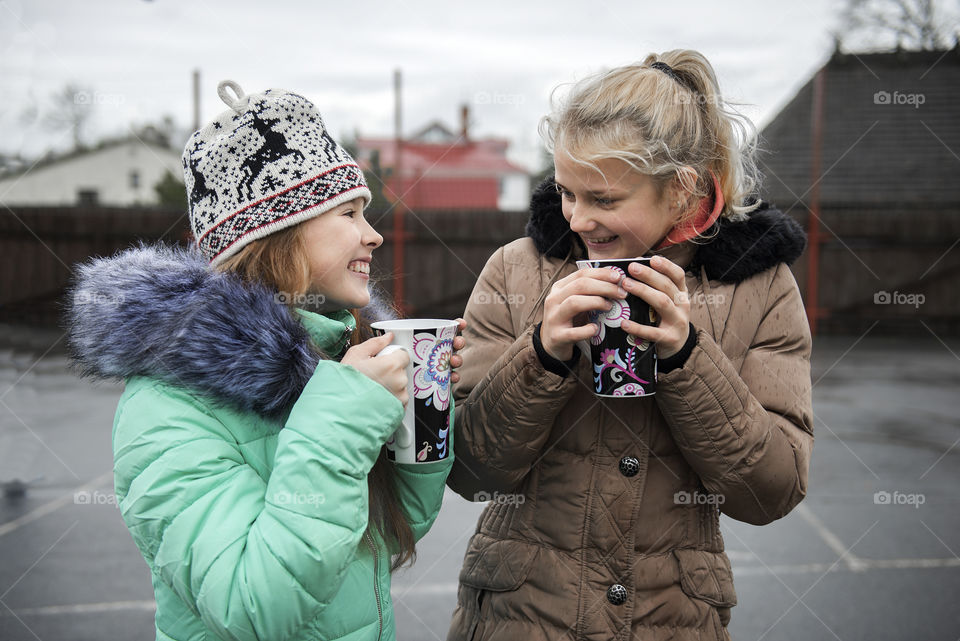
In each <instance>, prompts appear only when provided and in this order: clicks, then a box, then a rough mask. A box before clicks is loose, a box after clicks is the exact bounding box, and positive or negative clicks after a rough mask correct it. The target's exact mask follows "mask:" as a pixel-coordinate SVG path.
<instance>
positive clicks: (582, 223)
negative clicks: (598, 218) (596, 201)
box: [567, 202, 595, 234]
mask: <svg viewBox="0 0 960 641" xmlns="http://www.w3.org/2000/svg"><path fill="white" fill-rule="evenodd" d="M567 207H569V210H568V211H569V212H570V218H569V221H570V231H572V232H574V233H577V234H579V233H581V232H585V231H590V230H592V229H593V228H594V226H595V224H594V221H593V219H592V218H591V217H590V214H589V212H588V211H587V210H588V208H587V207H585V206H583V205H582V204H580V203H579V202H574V203H569V204H567Z"/></svg>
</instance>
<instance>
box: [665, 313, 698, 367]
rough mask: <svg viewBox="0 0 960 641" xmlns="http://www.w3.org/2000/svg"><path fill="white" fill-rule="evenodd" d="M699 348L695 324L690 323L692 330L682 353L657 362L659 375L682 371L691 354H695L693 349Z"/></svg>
mask: <svg viewBox="0 0 960 641" xmlns="http://www.w3.org/2000/svg"><path fill="white" fill-rule="evenodd" d="M696 346H697V330H696V328H695V327H694V326H693V323H690V329H689V330H688V334H687V342H685V343H684V344H683V347H681V348H680V351H679V352H677V353H676V354H673V355H672V356H668V357H667V358H661V359H658V360H657V372H658V373H659V374H666V373H667V372H672V371H673V370H675V369H680V368H681V367H683V366H684V364H685V363H686V362H687V359H688V358H690V353H691V352H693V348H694V347H696Z"/></svg>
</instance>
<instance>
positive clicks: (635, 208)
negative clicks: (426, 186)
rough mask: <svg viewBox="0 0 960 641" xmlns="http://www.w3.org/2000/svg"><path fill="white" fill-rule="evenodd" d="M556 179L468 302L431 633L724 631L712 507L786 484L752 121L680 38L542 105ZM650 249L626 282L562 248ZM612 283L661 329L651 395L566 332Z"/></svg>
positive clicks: (786, 392) (764, 214) (778, 251)
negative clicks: (448, 621) (630, 385)
mask: <svg viewBox="0 0 960 641" xmlns="http://www.w3.org/2000/svg"><path fill="white" fill-rule="evenodd" d="M543 130H544V133H545V137H546V139H547V141H548V144H549V145H550V146H551V147H552V151H553V154H554V162H555V169H556V176H555V179H549V180H547V181H545V183H544V184H542V185H541V186H540V187H539V188H538V190H537V191H536V193H535V194H534V198H533V201H532V204H531V218H530V222H529V223H528V225H527V237H526V238H522V239H520V240H517V241H514V242H512V243H510V244H509V245H506V246H505V247H502V248H501V249H499V250H498V251H497V252H496V253H495V254H494V255H493V256H492V257H491V258H490V260H489V262H488V263H487V265H486V267H485V268H484V270H483V273H482V274H481V275H480V279H479V281H478V283H477V285H476V287H475V289H474V292H473V295H472V297H471V301H470V303H469V305H468V306H467V310H466V318H467V321H468V325H467V330H466V332H465V335H466V336H467V338H468V343H467V344H468V347H467V348H466V350H465V352H464V362H465V363H466V365H465V366H464V367H463V368H462V369H461V370H460V376H461V382H460V385H459V386H458V387H457V390H456V395H457V400H458V403H459V405H458V409H459V414H458V420H457V427H456V430H457V438H456V462H455V464H454V469H453V472H452V473H451V475H450V477H449V480H448V484H449V485H450V487H452V488H453V489H454V490H456V491H457V492H458V493H459V494H461V495H462V496H464V497H466V498H467V499H469V500H473V501H486V500H491V499H492V502H491V503H490V505H488V506H487V508H486V510H485V511H484V513H483V515H482V516H481V517H480V521H479V523H478V524H477V531H476V533H475V534H474V536H473V538H472V539H471V541H470V545H469V548H468V550H467V553H466V558H465V559H464V564H463V569H462V571H461V573H460V589H459V594H458V606H457V609H456V612H455V613H454V618H453V623H452V625H451V628H450V634H449V639H454V640H463V639H478V640H479V639H497V640H498V641H500V640H508V641H509V640H514V639H516V640H522V641H537V640H541V639H543V640H550V641H556V640H558V639H596V640H598V641H599V640H601V639H602V640H604V641H607V640H609V639H644V641H648V640H654V641H655V640H659V639H677V640H686V639H727V638H729V637H728V635H727V631H726V626H727V623H728V622H729V620H730V608H731V607H732V606H733V605H735V604H736V596H735V593H734V589H733V580H732V575H731V571H730V562H729V560H728V559H727V556H726V554H725V553H724V551H723V549H724V548H723V539H722V537H721V535H720V527H719V514H720V512H723V513H724V514H726V515H728V516H729V517H731V518H734V519H738V520H741V521H745V522H747V523H753V524H757V525H759V524H764V523H769V522H771V521H773V520H775V519H778V518H780V517H782V516H783V515H785V514H787V513H788V512H789V511H790V510H791V509H792V508H793V507H794V506H795V505H796V504H797V503H798V502H799V501H800V500H801V499H802V498H803V496H804V494H805V493H806V485H807V468H808V465H809V458H810V450H811V447H812V444H813V434H812V426H813V423H812V409H811V403H810V362H809V358H810V333H809V329H808V326H807V322H806V317H805V314H804V308H803V303H802V301H801V298H800V294H799V291H798V289H797V285H796V282H795V281H794V279H793V276H792V275H791V273H790V270H789V269H788V264H789V263H791V262H792V261H793V260H795V259H796V258H797V257H798V256H799V255H800V253H801V252H802V250H803V247H804V242H805V238H804V235H803V232H802V231H801V230H800V228H799V226H798V225H797V224H796V223H795V222H793V221H792V220H791V219H790V218H788V217H787V216H785V215H784V214H782V213H780V212H779V211H776V210H774V209H770V208H769V207H767V206H766V205H765V204H763V203H760V202H759V201H758V200H756V199H755V198H752V197H751V194H753V193H754V191H755V187H756V184H755V180H754V176H755V175H756V171H755V168H754V165H753V162H752V156H751V153H750V152H751V149H750V147H749V145H748V144H745V142H744V141H745V140H748V139H749V136H748V133H749V132H750V125H749V122H747V121H746V120H745V119H742V118H741V117H740V116H738V115H737V114H735V113H734V112H732V111H730V110H729V109H728V108H727V107H726V106H725V103H724V102H723V100H722V98H721V95H720V91H719V88H718V86H717V80H716V76H715V74H714V72H713V69H712V67H711V66H710V64H709V62H708V61H707V60H706V59H705V58H704V57H703V56H702V55H700V54H699V53H697V52H694V51H670V52H667V53H664V54H662V55H651V56H648V57H647V59H646V60H644V62H643V63H642V64H638V65H631V66H627V67H622V68H619V69H615V70H613V71H610V72H606V73H603V74H599V75H597V76H595V77H592V78H588V79H586V80H584V81H582V82H581V83H579V84H577V85H576V86H574V87H573V89H572V91H571V92H570V94H569V96H568V98H567V99H566V101H565V103H564V104H563V105H561V107H560V108H559V109H558V110H557V111H556V112H555V113H554V114H552V115H551V116H549V117H547V118H545V119H544V123H543ZM643 255H646V256H653V260H652V261H651V262H650V263H649V266H646V265H641V264H639V263H633V264H631V266H630V270H629V278H627V279H626V280H624V281H623V283H622V289H621V288H620V286H619V284H618V282H617V280H616V278H611V277H609V275H610V274H612V272H611V270H607V269H586V270H577V268H576V265H575V262H574V261H575V260H576V259H578V258H590V259H596V258H629V257H633V256H643ZM626 292H631V293H633V294H635V295H637V296H639V297H641V298H643V299H644V300H646V301H647V302H648V303H650V305H651V306H652V307H653V308H654V309H655V310H656V311H657V313H658V314H659V317H660V319H661V320H660V323H659V326H657V327H644V326H641V325H638V324H634V323H625V324H624V327H623V328H624V329H625V330H626V331H628V332H629V333H631V334H633V335H634V336H636V337H637V338H638V339H646V340H650V341H652V342H654V343H655V344H656V352H657V356H658V358H659V366H658V369H659V378H658V382H657V391H656V395H654V396H647V397H640V398H627V399H613V398H598V397H596V396H595V395H594V394H593V377H592V371H591V364H590V362H589V360H590V359H589V357H581V355H580V352H581V350H580V349H579V348H578V347H577V344H578V342H581V341H585V340H587V339H589V338H590V336H591V335H592V334H593V333H594V331H595V328H594V326H593V325H592V324H590V323H588V322H586V320H585V318H586V313H587V312H589V311H591V310H606V309H608V307H609V306H610V302H609V300H607V299H616V298H624V297H625V296H626Z"/></svg>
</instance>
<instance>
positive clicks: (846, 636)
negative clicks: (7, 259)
mask: <svg viewBox="0 0 960 641" xmlns="http://www.w3.org/2000/svg"><path fill="white" fill-rule="evenodd" d="M0 335H2V336H3V337H4V338H2V339H0V340H2V341H3V342H2V343H0V482H2V483H6V485H5V490H6V493H7V496H0V640H3V641H20V640H37V639H39V640H41V641H55V640H60V639H64V640H66V639H69V640H71V641H81V640H91V641H93V640H97V641H102V640H125V639H152V638H153V608H154V604H153V592H152V589H151V587H150V580H149V576H148V572H147V568H146V565H145V563H144V561H143V559H142V558H141V557H140V554H139V552H138V551H137V549H136V548H135V547H134V545H133V542H132V541H131V539H130V536H129V534H128V533H127V531H126V528H125V526H124V524H123V522H122V520H121V519H120V515H119V513H118V511H117V509H116V506H115V502H114V499H113V494H112V475H111V472H110V470H111V448H110V428H111V425H112V421H113V412H114V409H115V406H116V401H117V399H118V397H119V395H120V392H121V388H120V386H119V385H104V384H100V385H93V384H91V383H88V382H83V381H79V380H77V379H76V378H75V377H74V376H72V375H71V374H70V373H69V372H68V371H67V369H66V364H67V361H66V356H65V354H64V353H63V345H62V342H60V335H59V333H58V332H49V331H35V330H25V329H22V328H11V327H0ZM813 380H814V411H815V413H816V434H817V441H816V445H815V448H814V454H813V463H812V469H811V473H810V491H809V496H808V498H807V499H806V501H805V502H804V503H803V504H802V505H801V506H800V507H799V508H798V509H796V510H795V511H794V512H793V513H791V514H790V515H789V516H787V517H786V518H784V519H782V520H781V521H778V522H776V523H774V524H772V525H768V526H765V527H753V526H749V525H745V524H743V523H738V522H735V521H732V520H730V519H726V518H724V521H723V523H724V535H725V537H726V541H727V547H728V549H729V553H730V557H731V560H732V562H733V567H734V577H735V581H736V586H737V592H738V596H739V605H738V606H737V607H736V608H734V610H733V620H732V623H731V626H730V632H731V635H732V637H733V638H734V639H749V640H751V641H759V640H760V639H771V640H780V639H785V640H786V639H798V640H803V641H810V640H817V639H840V640H843V641H847V640H854V639H869V640H870V641H886V640H890V641H894V640H897V641H900V640H905V639H911V640H913V639H944V640H949V641H956V640H957V639H958V638H960V609H958V608H957V607H956V603H957V598H958V595H960V557H958V556H957V554H958V553H960V412H958V410H957V407H958V397H960V340H956V339H953V340H948V341H946V342H942V341H941V340H940V339H939V338H937V337H935V336H933V335H932V334H930V333H929V332H927V331H926V330H925V329H923V328H922V327H921V328H920V329H919V332H918V336H917V337H915V338H911V339H907V338H897V339H892V338H882V337H874V336H871V335H869V334H868V335H866V336H864V337H860V336H849V337H829V338H822V339H819V340H818V341H817V343H816V348H815V354H814V372H813ZM14 479H18V480H20V481H25V482H26V483H27V486H26V488H25V489H23V488H21V487H19V486H17V485H15V484H11V483H10V481H12V480H14ZM21 491H22V493H21ZM481 508H482V506H479V505H476V504H471V503H467V502H465V501H463V500H462V499H460V498H459V497H457V496H456V495H453V494H450V493H448V496H447V500H446V503H445V505H444V508H443V511H442V512H441V515H440V518H439V520H438V521H437V525H436V526H435V527H434V529H433V530H432V531H431V532H430V534H428V535H427V537H426V538H425V539H424V540H423V541H422V542H421V544H420V546H419V551H420V552H419V560H418V562H417V564H416V566H415V567H414V568H413V569H410V570H404V571H401V572H400V573H398V574H397V575H396V576H395V579H394V588H393V598H394V602H395V607H396V611H397V629H398V638H399V639H401V640H408V639H414V640H433V639H444V638H445V635H446V630H447V626H448V624H449V619H450V613H451V611H452V609H453V604H454V602H455V599H456V583H457V574H458V572H459V569H460V562H461V560H462V555H463V551H464V549H465V547H466V544H467V540H468V538H469V536H470V534H472V532H473V529H474V526H475V523H476V518H477V516H478V514H479V512H480V509H481Z"/></svg>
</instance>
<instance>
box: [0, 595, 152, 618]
mask: <svg viewBox="0 0 960 641" xmlns="http://www.w3.org/2000/svg"><path fill="white" fill-rule="evenodd" d="M156 609H157V602H156V601H154V600H152V599H151V600H149V601H106V602H104V603H75V604H72V605H44V606H41V607H38V608H19V609H17V610H13V611H12V612H11V611H7V612H0V617H3V616H8V617H9V616H14V614H16V615H17V616H30V615H39V616H45V615H52V614H91V613H94V612H127V611H131V610H137V611H144V612H153V611H154V610H156Z"/></svg>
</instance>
